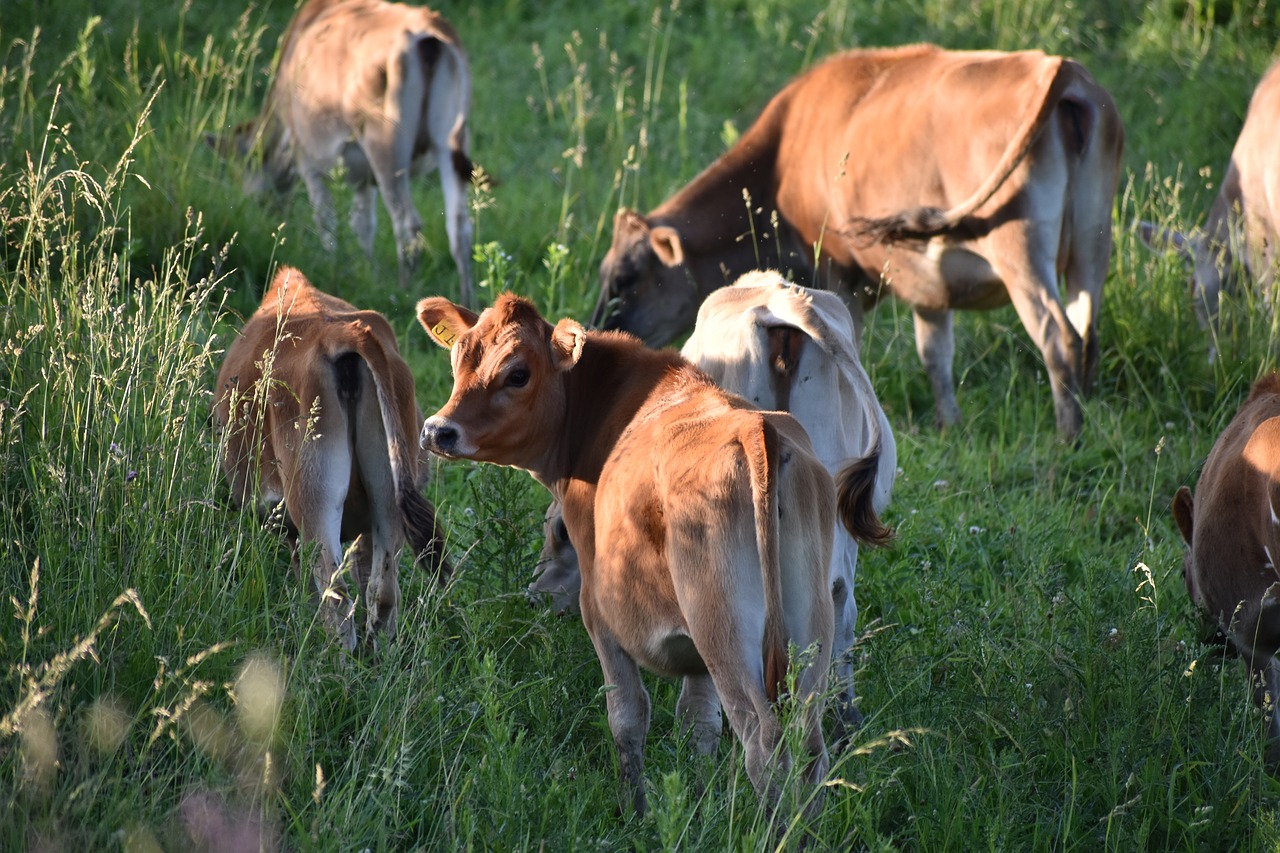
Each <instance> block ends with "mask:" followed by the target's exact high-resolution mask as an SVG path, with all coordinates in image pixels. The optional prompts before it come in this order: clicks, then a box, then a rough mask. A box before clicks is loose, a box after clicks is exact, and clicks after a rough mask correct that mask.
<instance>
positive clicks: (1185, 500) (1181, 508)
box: [1172, 486, 1194, 545]
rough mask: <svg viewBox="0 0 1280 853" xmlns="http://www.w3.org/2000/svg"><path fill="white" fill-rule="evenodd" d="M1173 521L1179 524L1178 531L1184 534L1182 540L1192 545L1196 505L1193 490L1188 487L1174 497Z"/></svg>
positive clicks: (1179, 490) (1182, 488) (1180, 489)
mask: <svg viewBox="0 0 1280 853" xmlns="http://www.w3.org/2000/svg"><path fill="white" fill-rule="evenodd" d="M1172 509H1173V520H1174V521H1176V522H1177V523H1178V530H1179V531H1181V533H1182V539H1183V541H1184V542H1186V543H1187V544H1188V545H1190V544H1191V520H1192V516H1193V510H1194V504H1193V503H1192V500H1191V490H1190V489H1188V488H1187V487H1186V486H1182V487H1181V488H1179V489H1178V491H1177V493H1176V494H1174V496H1173V507H1172Z"/></svg>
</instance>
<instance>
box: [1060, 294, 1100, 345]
mask: <svg viewBox="0 0 1280 853" xmlns="http://www.w3.org/2000/svg"><path fill="white" fill-rule="evenodd" d="M1066 307H1067V320H1068V321H1069V322H1070V323H1071V325H1072V327H1074V328H1075V330H1076V331H1077V332H1079V333H1080V334H1081V335H1083V334H1085V333H1086V332H1087V331H1088V329H1089V320H1090V318H1092V317H1093V316H1095V311H1094V307H1093V295H1092V294H1090V293H1089V292H1088V291H1084V290H1080V291H1077V292H1076V293H1075V294H1074V298H1072V300H1071V301H1070V302H1068V303H1067V306H1066Z"/></svg>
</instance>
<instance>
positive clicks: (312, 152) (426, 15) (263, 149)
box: [210, 0, 473, 304]
mask: <svg viewBox="0 0 1280 853" xmlns="http://www.w3.org/2000/svg"><path fill="white" fill-rule="evenodd" d="M470 109H471V71H470V68H469V67H468V64H467V56H466V54H465V53H464V52H463V49H462V44H461V43H460V42H459V40H458V34H457V32H455V30H454V28H453V27H452V26H451V25H450V24H449V22H448V21H446V20H445V19H444V18H443V17H442V16H441V15H439V14H438V13H436V12H433V11H432V10H431V9H427V8H425V7H419V6H406V5H403V4H400V3H387V2H384V0H308V2H307V3H305V4H304V5H303V6H302V8H301V9H299V10H298V13H297V14H296V15H295V16H294V18H293V20H292V21H291V22H290V24H289V27H288V29H287V30H286V31H285V34H284V37H283V38H282V39H281V42H280V58H279V64H278V65H277V67H276V71H275V78H274V80H273V81H272V84H271V88H270V91H269V92H268V93H267V97H266V101H265V103H264V104H263V106H262V110H261V112H260V113H259V116H258V118H257V119H256V120H255V121H254V122H251V123H249V124H247V125H245V126H242V127H241V128H239V129H238V130H237V132H236V134H235V137H234V139H233V140H231V144H230V145H223V144H222V143H220V142H218V141H217V140H213V139H211V140H210V142H211V144H214V145H215V146H216V147H219V148H234V149H235V150H236V152H237V153H238V154H240V155H242V156H246V157H254V158H257V157H260V158H261V160H260V167H259V166H250V168H249V171H248V173H247V174H246V178H245V188H246V190H247V191H249V192H251V193H253V192H260V191H262V190H266V189H272V188H274V189H276V190H287V189H289V188H291V187H292V186H293V184H294V182H295V181H296V179H297V178H298V176H299V175H300V176H301V177H302V181H303V183H304V184H305V185H306V188H307V195H308V196H310V198H311V207H312V213H313V214H314V216H315V221H316V226H317V227H318V228H319V229H320V239H321V241H322V243H323V244H324V246H325V248H326V249H328V250H329V251H333V250H334V249H335V248H336V247H337V226H338V215H337V211H336V208H335V207H334V203H333V196H332V195H331V193H330V191H329V186H328V177H329V173H330V172H332V171H333V170H334V168H335V167H337V166H338V165H339V164H341V165H342V166H343V168H344V169H345V171H346V178H347V181H348V183H350V185H351V188H352V192H353V196H352V206H351V227H352V229H353V230H354V231H355V234H356V239H357V240H358V242H359V243H360V248H361V249H363V250H364V252H365V254H367V255H369V256H370V257H372V256H373V241H374V235H375V234H376V233H377V222H378V207H377V197H378V191H379V190H381V192H382V200H383V202H384V203H385V204H386V207H387V212H388V214H390V216H391V226H392V228H393V229H394V232H395V239H396V253H397V258H398V261H399V265H400V280H401V284H402V285H405V284H407V283H408V281H409V280H410V278H411V276H412V273H413V272H414V270H415V269H416V266H417V262H418V259H419V256H420V255H421V252H422V247H423V237H422V218H421V216H419V214H418V210H417V208H416V207H415V206H414V204H413V197H412V194H411V191H410V184H409V179H410V177H412V176H413V175H415V174H421V173H426V172H430V171H431V170H432V169H434V168H436V167H437V165H438V166H439V168H440V185H441V187H442V188H443V190H444V209H445V230H446V232H447V234H448V236H449V251H450V252H451V253H452V255H453V260H454V263H455V264H456V265H457V268H458V280H459V287H460V288H461V295H462V300H463V301H464V302H466V303H468V304H469V303H470V302H471V299H472V294H471V247H472V241H473V237H472V224H471V218H470V214H469V213H468V210H467V187H468V186H469V185H470V182H471V173H472V165H471V160H470V158H469V156H468V130H467V114H468V112H469V110H470ZM253 162H258V161H256V160H255V161H253Z"/></svg>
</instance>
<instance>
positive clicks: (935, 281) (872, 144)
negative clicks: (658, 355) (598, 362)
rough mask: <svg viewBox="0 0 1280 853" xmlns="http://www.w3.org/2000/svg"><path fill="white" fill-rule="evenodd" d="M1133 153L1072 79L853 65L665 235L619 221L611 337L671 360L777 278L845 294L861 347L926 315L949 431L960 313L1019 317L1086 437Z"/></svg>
mask: <svg viewBox="0 0 1280 853" xmlns="http://www.w3.org/2000/svg"><path fill="white" fill-rule="evenodd" d="M1123 144H1124V131H1123V127H1122V125H1121V121H1120V117H1119V115H1118V113H1117V111H1116V105H1115V102H1114V101H1113V100H1112V98H1111V96H1110V95H1109V94H1108V93H1107V91H1106V90H1105V89H1103V88H1102V87H1101V86H1099V85H1098V84H1097V83H1095V82H1094V80H1093V78H1092V77H1090V76H1089V74H1088V72H1087V71H1085V69H1084V68H1083V67H1082V66H1081V65H1080V64H1078V63H1076V62H1074V61H1072V60H1070V59H1065V58H1063V57H1060V56H1046V55H1045V54H1043V53H1040V52H1037V51H1028V52H1023V53H999V52H994V51H981V52H962V51H945V50H941V49H939V48H937V47H934V46H931V45H915V46H911V47H901V48H891V49H878V50H853V51H848V52H846V53H841V54H837V55H836V56H834V57H832V58H830V59H828V60H826V61H825V62H823V63H821V64H819V65H817V66H816V67H814V68H813V69H811V70H809V71H808V72H806V73H804V74H802V75H801V76H799V77H797V78H795V79H794V80H792V81H791V82H790V83H789V84H788V85H787V86H786V87H785V88H783V90H782V91H781V92H779V93H778V94H777V95H775V96H774V98H773V99H772V100H771V101H770V102H769V104H768V105H767V106H766V107H765V108H764V112H763V113H762V114H761V115H760V117H759V118H758V119H757V120H756V122H755V123H754V124H753V125H752V126H751V128H750V129H748V130H747V131H746V133H744V134H743V135H742V138H741V139H740V140H739V141H738V142H737V143H736V144H735V145H734V146H733V148H731V149H730V150H729V151H728V152H727V153H726V154H724V155H723V156H722V157H721V158H720V159H719V160H717V161H716V162H715V163H713V164H711V166H710V167H708V168H707V169H706V170H705V171H703V172H702V174H700V175H699V176H698V177H696V178H694V180H693V181H692V182H690V183H689V184H688V185H687V186H685V187H684V188H683V189H681V190H680V191H679V192H677V193H676V194H675V195H673V196H672V197H671V198H669V199H667V200H666V201H664V202H663V203H662V204H660V205H659V206H658V207H656V208H654V209H653V210H652V211H651V212H650V213H649V214H648V215H646V216H642V215H640V214H639V213H636V212H635V211H631V210H623V211H621V212H619V214H618V215H617V217H616V219H615V220H614V234H613V245H612V246H611V248H610V249H609V252H608V253H607V254H606V256H605V258H604V261H603V263H602V264H601V267H600V282H601V293H600V301H599V304H598V305H597V307H596V311H595V315H594V317H593V323H594V324H595V325H598V326H603V327H605V328H617V329H624V330H627V331H631V332H633V333H635V334H637V335H639V336H641V337H642V338H644V339H645V341H647V342H648V343H650V344H652V345H660V344H663V343H666V342H667V341H670V340H672V339H673V338H675V337H676V336H677V335H679V334H681V333H682V332H684V331H685V330H686V329H688V328H689V327H690V326H691V325H692V324H693V321H694V316H695V312H696V311H697V307H698V305H699V304H700V303H701V301H702V300H703V299H704V298H705V297H706V296H707V294H708V293H710V292H711V291H712V290H714V289H715V288H717V287H721V286H722V285H724V284H727V283H728V282H730V281H732V280H733V279H734V278H736V277H737V276H738V275H740V274H742V273H743V272H746V271H748V270H751V269H756V268H763V267H769V268H775V269H781V270H783V271H784V272H786V273H787V274H788V277H790V278H793V279H794V280H796V281H799V282H800V283H802V284H811V285H813V286H816V287H821V288H826V289H834V290H836V291H837V292H838V293H840V294H841V295H842V296H843V297H844V298H845V301H846V303H847V304H848V305H849V307H850V310H851V311H853V314H854V318H855V322H856V324H857V326H858V328H859V336H860V335H861V331H860V330H861V325H862V320H861V315H862V312H863V311H865V310H868V309H870V308H871V307H872V306H874V305H875V304H876V303H877V301H878V300H879V299H880V298H881V296H882V295H883V294H885V293H891V294H893V295H894V296H896V297H898V298H899V299H902V300H904V301H906V302H907V303H909V304H910V305H911V306H912V307H913V310H914V315H915V329H916V349H917V351H918V352H919V355H920V358H921V360H922V361H923V362H924V366H925V369H926V370H927V372H928V374H929V379H930V382H931V384H932V387H933V393H934V399H935V402H936V405H937V417H938V421H939V423H940V424H943V425H945V424H950V423H954V422H955V421H957V420H958V419H959V417H960V409H959V406H958V404H957V403H956V398H955V388H954V382H953V379H952V360H953V357H954V352H955V341H954V336H953V330H952V311H953V310H955V309H986V308H994V307H997V306H1001V305H1005V304H1008V303H1009V302H1012V303H1013V305H1014V307H1015V308H1016V309H1017V312H1018V316H1019V317H1020V318H1021V319H1022V323H1023V325H1024V326H1025V327H1026V329H1027V332H1028V333H1029V334H1030V335H1031V337H1032V339H1033V340H1034V342H1035V344H1036V346H1037V347H1039V349H1040V352H1041V353H1042V354H1043V356H1044V361H1045V365H1046V367H1047V368H1048V371H1049V379H1050V384H1051V386H1052V389H1053V399H1054V406H1055V409H1056V412H1057V424H1058V429H1059V432H1060V433H1061V435H1062V436H1064V437H1067V438H1070V437H1073V436H1076V435H1077V434H1078V433H1079V431H1080V428H1081V425H1082V420H1083V414H1082V412H1081V408H1080V402H1079V399H1078V396H1079V395H1080V394H1081V393H1082V392H1083V391H1084V390H1086V389H1087V386H1088V385H1089V382H1090V381H1091V378H1092V375H1093V373H1094V371H1095V369H1096V362H1097V357H1098V340H1097V313H1098V309H1099V305H1100V303H1101V299H1102V285H1103V281H1104V279H1105V278H1106V272H1107V264H1108V261H1109V256H1110V253H1111V202H1112V198H1113V196H1114V194H1115V187H1116V181H1117V179H1118V177H1119V173H1120V156H1121V150H1122V148H1123ZM744 196H745V197H746V199H747V200H746V201H744Z"/></svg>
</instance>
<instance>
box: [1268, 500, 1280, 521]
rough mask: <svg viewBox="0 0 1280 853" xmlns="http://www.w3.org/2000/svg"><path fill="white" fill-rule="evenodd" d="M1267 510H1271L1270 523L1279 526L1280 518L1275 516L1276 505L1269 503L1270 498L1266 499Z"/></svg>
mask: <svg viewBox="0 0 1280 853" xmlns="http://www.w3.org/2000/svg"><path fill="white" fill-rule="evenodd" d="M1267 509H1269V510H1271V523H1272V524H1275V525H1277V526H1280V517H1277V516H1276V505H1275V504H1273V503H1272V502H1271V498H1270V497H1268V498H1267Z"/></svg>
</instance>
